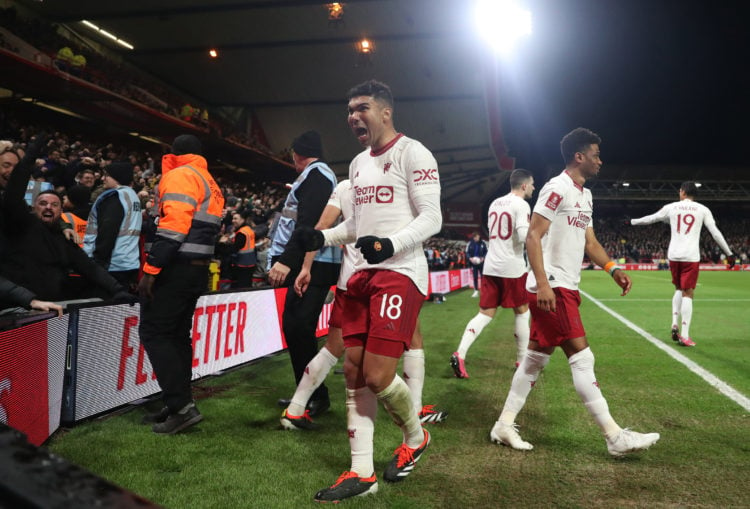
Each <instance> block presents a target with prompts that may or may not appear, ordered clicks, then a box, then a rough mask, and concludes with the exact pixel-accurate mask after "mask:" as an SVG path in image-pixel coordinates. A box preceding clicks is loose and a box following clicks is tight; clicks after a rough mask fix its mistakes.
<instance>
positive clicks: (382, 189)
mask: <svg viewBox="0 0 750 509" xmlns="http://www.w3.org/2000/svg"><path fill="white" fill-rule="evenodd" d="M375 202H376V203H393V186H378V187H377V189H376V190H375Z"/></svg>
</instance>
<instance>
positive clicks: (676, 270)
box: [669, 260, 682, 341]
mask: <svg viewBox="0 0 750 509" xmlns="http://www.w3.org/2000/svg"><path fill="white" fill-rule="evenodd" d="M669 270H670V272H671V273H672V284H673V285H674V295H673V296H672V332H671V335H672V340H673V341H679V340H680V312H681V311H682V286H681V285H680V262H675V261H671V260H670V262H669Z"/></svg>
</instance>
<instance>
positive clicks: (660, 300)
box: [599, 297, 750, 304]
mask: <svg viewBox="0 0 750 509" xmlns="http://www.w3.org/2000/svg"><path fill="white" fill-rule="evenodd" d="M615 301H619V302H669V303H670V304H671V303H672V297H665V298H663V299H631V298H630V297H628V298H627V299H625V300H624V301H623V299H622V297H620V298H615V299H599V302H615ZM700 302H750V299H703V298H702V299H700Z"/></svg>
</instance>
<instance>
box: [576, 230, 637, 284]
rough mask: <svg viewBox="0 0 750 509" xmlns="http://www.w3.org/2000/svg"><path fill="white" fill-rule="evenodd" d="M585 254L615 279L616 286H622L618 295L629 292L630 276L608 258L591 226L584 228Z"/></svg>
mask: <svg viewBox="0 0 750 509" xmlns="http://www.w3.org/2000/svg"><path fill="white" fill-rule="evenodd" d="M585 250H586V254H587V255H588V256H589V258H590V259H591V261H592V262H594V263H595V264H597V265H598V266H600V267H601V268H603V269H604V270H606V271H608V272H610V271H611V272H610V275H611V276H612V279H614V280H615V283H617V286H619V287H620V288H622V293H621V294H620V296H625V295H627V294H628V293H629V292H630V288H631V287H632V286H633V282H632V281H631V280H630V277H629V276H628V275H627V274H626V273H625V271H624V270H622V269H621V268H619V267H617V266H616V264H615V262H614V261H612V260H611V259H610V258H609V255H608V254H607V251H605V250H604V248H603V247H602V245H601V244H600V243H599V240H598V239H597V238H596V234H595V233H594V229H593V228H586V247H585Z"/></svg>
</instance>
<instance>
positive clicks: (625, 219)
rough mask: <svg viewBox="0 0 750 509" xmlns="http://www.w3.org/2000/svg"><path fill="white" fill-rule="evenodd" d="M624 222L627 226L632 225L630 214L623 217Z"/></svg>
mask: <svg viewBox="0 0 750 509" xmlns="http://www.w3.org/2000/svg"><path fill="white" fill-rule="evenodd" d="M622 224H624V225H625V226H632V223H631V222H630V216H624V217H623V218H622Z"/></svg>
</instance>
